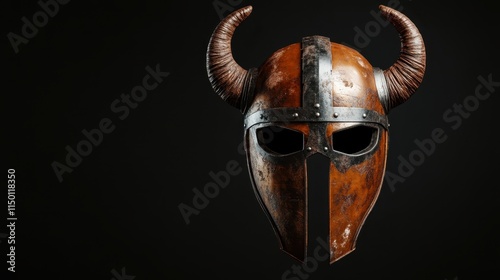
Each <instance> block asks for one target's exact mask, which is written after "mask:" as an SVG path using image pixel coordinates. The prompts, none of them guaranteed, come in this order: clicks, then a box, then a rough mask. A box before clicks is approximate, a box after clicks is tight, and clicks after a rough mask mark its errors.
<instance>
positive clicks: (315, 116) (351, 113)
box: [245, 104, 389, 130]
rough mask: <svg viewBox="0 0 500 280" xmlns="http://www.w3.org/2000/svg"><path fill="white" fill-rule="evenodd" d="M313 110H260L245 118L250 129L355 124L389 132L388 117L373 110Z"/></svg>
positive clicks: (315, 108) (340, 108)
mask: <svg viewBox="0 0 500 280" xmlns="http://www.w3.org/2000/svg"><path fill="white" fill-rule="evenodd" d="M317 105H319V104H316V105H315V106H314V107H313V108H311V109H308V108H304V107H301V108H274V109H265V110H260V111H257V112H255V113H252V114H250V115H248V116H247V117H246V118H245V127H246V128H250V127H251V126H254V125H256V124H260V123H296V122H306V123H310V122H332V123H335V122H353V123H374V124H379V125H381V126H382V127H383V128H384V129H386V130H388V128H389V122H388V120H387V116H385V115H381V114H379V113H377V112H375V111H373V110H367V109H363V108H353V107H323V108H321V107H320V106H317Z"/></svg>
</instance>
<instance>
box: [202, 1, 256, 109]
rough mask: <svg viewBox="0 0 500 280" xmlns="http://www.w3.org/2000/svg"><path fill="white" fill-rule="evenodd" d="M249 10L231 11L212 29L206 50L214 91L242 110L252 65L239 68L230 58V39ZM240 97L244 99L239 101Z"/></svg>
mask: <svg viewBox="0 0 500 280" xmlns="http://www.w3.org/2000/svg"><path fill="white" fill-rule="evenodd" d="M251 12H252V7H251V6H247V7H244V8H241V9H239V10H236V11H234V12H232V13H231V14H230V15H228V16H227V17H226V18H225V19H224V20H222V21H221V22H220V23H219V25H218V26H217V28H216V29H215V30H214V32H213V34H212V37H211V38H210V42H209V44H208V50H207V72H208V78H209V80H210V83H211V84H212V88H213V89H214V91H215V92H216V93H217V94H218V95H219V96H220V97H221V98H222V99H223V100H225V101H226V102H227V103H229V104H230V105H232V106H234V107H236V108H238V109H240V110H242V109H244V107H246V105H245V104H244V103H245V99H246V96H245V95H246V92H245V91H248V90H247V88H248V85H249V84H250V83H251V82H252V76H253V74H254V71H253V69H251V71H248V70H246V69H244V68H242V67H241V66H240V65H239V64H238V63H237V62H236V61H235V60H234V58H233V53H232V50H231V39H232V38H233V34H234V31H235V30H236V27H238V25H239V24H240V23H241V22H242V21H244V20H245V19H246V18H247V17H248V16H249V15H250V13H251ZM242 100H243V101H242Z"/></svg>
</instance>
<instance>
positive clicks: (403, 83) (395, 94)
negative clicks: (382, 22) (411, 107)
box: [379, 5, 426, 112]
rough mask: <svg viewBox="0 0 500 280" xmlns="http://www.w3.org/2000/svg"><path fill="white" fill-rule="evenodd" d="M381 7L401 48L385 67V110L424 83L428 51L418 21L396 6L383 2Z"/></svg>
mask: <svg viewBox="0 0 500 280" xmlns="http://www.w3.org/2000/svg"><path fill="white" fill-rule="evenodd" d="M379 9H380V11H381V14H382V16H383V17H385V18H386V19H387V20H388V21H389V22H390V23H392V25H394V27H395V28H396V30H397V31H398V33H399V36H400V38H401V52H400V56H399V58H398V60H397V61H396V62H395V63H394V64H393V65H392V66H391V67H389V68H388V69H386V70H384V77H385V81H386V83H387V90H388V96H387V98H388V99H389V100H387V103H386V106H387V107H386V112H388V111H389V110H391V109H392V108H394V107H396V106H398V105H400V104H402V103H404V102H406V101H407V100H408V99H409V98H410V97H411V96H412V95H413V94H414V93H415V91H416V90H417V88H418V87H419V86H420V84H421V83H422V80H423V77H424V73H425V66H426V52H425V45H424V40H423V39H422V35H421V34H420V32H419V30H418V29H417V27H416V26H415V24H414V23H413V22H412V21H411V20H410V19H409V18H408V17H406V16H405V15H403V14H402V13H400V12H398V11H397V10H394V9H391V8H389V7H386V6H383V5H380V6H379Z"/></svg>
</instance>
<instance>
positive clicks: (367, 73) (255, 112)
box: [207, 6, 425, 263]
mask: <svg viewBox="0 0 500 280" xmlns="http://www.w3.org/2000/svg"><path fill="white" fill-rule="evenodd" d="M380 8H381V11H382V15H385V16H387V18H388V20H389V21H390V22H392V23H393V24H394V25H395V26H396V29H397V30H398V31H399V32H400V34H401V39H402V53H401V56H400V58H399V59H398V60H397V61H396V62H395V63H394V65H392V66H391V67H390V68H389V69H387V70H383V71H382V70H380V69H378V68H376V67H373V66H372V65H371V64H370V63H369V62H368V61H367V60H366V59H365V58H364V57H363V56H362V55H361V54H359V53H358V52H357V51H355V50H353V49H351V48H349V47H347V46H344V45H341V44H337V43H334V42H331V41H330V39H329V38H327V37H323V36H310V37H305V38H303V40H302V42H300V43H295V44H291V45H289V46H285V47H283V48H282V49H279V50H277V51H276V52H275V53H273V54H272V55H271V56H270V57H269V58H268V59H267V60H266V61H264V62H263V63H262V64H261V65H260V66H259V67H258V68H254V69H250V70H245V69H243V68H241V67H240V66H239V65H238V64H237V63H236V62H235V61H234V59H233V57H232V54H231V52H230V43H231V36H232V34H233V33H234V31H235V28H236V26H237V25H239V24H240V23H241V21H242V20H243V19H245V18H246V17H248V15H249V14H250V12H251V7H245V8H242V9H240V10H238V11H235V12H234V13H232V14H231V15H229V16H228V17H227V18H226V19H225V20H223V21H222V22H221V24H219V26H218V27H217V28H216V29H215V31H214V33H213V36H212V38H211V41H210V44H209V48H208V50H207V71H208V75H209V79H210V81H211V83H212V86H213V88H214V90H215V91H216V93H217V94H219V95H220V96H221V97H222V98H223V99H224V100H226V101H227V102H228V103H229V104H231V105H232V106H235V107H236V108H238V109H240V110H241V111H242V112H244V114H245V126H246V129H245V135H244V140H245V149H246V153H247V162H248V170H249V173H250V175H251V176H250V178H251V180H252V185H253V187H254V190H255V194H256V196H257V199H258V201H259V202H260V203H261V206H262V208H263V210H264V212H265V213H266V215H267V216H268V218H269V220H270V222H271V224H272V227H273V228H274V230H275V233H276V235H277V237H278V239H279V242H280V245H281V248H282V250H283V251H285V252H287V253H288V254H290V255H291V256H292V257H294V258H296V259H298V260H300V261H304V260H305V258H306V257H307V255H308V253H307V232H308V210H307V208H308V207H307V206H308V199H307V194H308V186H307V184H308V180H307V166H306V159H307V158H308V157H309V156H311V155H313V154H317V153H320V154H322V155H324V156H326V157H328V158H329V159H330V169H329V171H330V175H329V177H330V180H329V231H330V234H329V243H330V262H331V263H333V262H335V261H337V260H338V259H340V258H342V257H343V256H345V255H347V254H349V253H350V252H352V251H353V250H354V249H355V247H356V238H357V236H358V234H359V232H360V230H361V228H362V226H363V223H364V221H365V220H366V218H367V216H368V215H369V213H370V211H371V209H372V208H373V206H374V204H375V202H376V200H377V197H378V195H379V192H380V188H381V187H382V181H383V176H384V173H385V167H386V160H387V148H388V130H387V129H388V122H387V116H386V115H387V113H388V112H389V110H390V109H391V108H393V107H395V106H398V105H399V104H402V103H403V102H404V101H406V100H407V99H408V98H410V97H411V95H412V94H413V93H414V92H415V91H416V89H417V88H418V86H419V84H420V82H421V81H422V78H423V73H424V70H425V47H424V45H423V40H422V37H421V36H420V34H419V33H418V30H417V29H416V27H415V26H414V25H413V23H412V22H411V21H410V20H409V19H408V18H406V17H405V16H404V15H402V14H401V13H399V12H398V11H395V10H392V9H390V8H387V7H384V6H381V7H380ZM271 127H272V128H274V129H275V128H276V127H277V128H279V129H278V130H277V131H292V132H294V133H289V134H287V135H289V136H287V137H292V136H293V135H300V138H299V141H301V143H300V144H299V145H298V146H297V145H292V146H293V147H292V148H291V150H287V149H276V147H285V146H287V145H289V144H290V143H289V142H292V140H293V141H296V140H297V139H292V138H289V139H284V140H283V139H281V140H280V141H282V142H278V143H272V144H273V145H268V144H269V143H265V142H266V141H263V140H262V139H261V138H259V137H261V136H259V135H261V134H259V133H261V132H262V131H264V130H265V129H267V131H271V134H272V130H270V128H271ZM360 130H362V131H363V133H361V134H357V131H360ZM355 131H356V133H354V132H355ZM349 133H353V134H349ZM345 135H351V136H348V137H351V138H348V139H347V141H345V140H343V139H342V137H345ZM272 136H273V135H271V136H270V137H271V138H272ZM275 136H277V135H275ZM341 136H342V137H341ZM362 138H366V139H362ZM276 139H278V137H276ZM361 140H363V141H364V142H362V141H361ZM276 141H278V140H276ZM276 141H274V142H276ZM345 142H347V147H348V148H345V147H344V146H343V145H344V144H342V143H345ZM350 142H352V143H350ZM358 142H359V143H364V146H363V145H361V144H360V145H361V146H360V147H361V148H359V149H351V148H352V147H350V146H352V145H354V143H358ZM351 144H352V145H351ZM276 145H278V146H276ZM283 151H286V152H283Z"/></svg>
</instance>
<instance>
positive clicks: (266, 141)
mask: <svg viewBox="0 0 500 280" xmlns="http://www.w3.org/2000/svg"><path fill="white" fill-rule="evenodd" d="M256 136H257V142H258V143H259V146H260V147H261V148H263V149H264V150H265V151H267V152H268V153H272V154H276V155H287V154H292V153H295V152H298V151H302V150H303V149H304V134H303V133H302V132H300V131H297V130H292V129H288V128H285V127H281V126H264V127H261V128H258V129H257V130H256Z"/></svg>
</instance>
